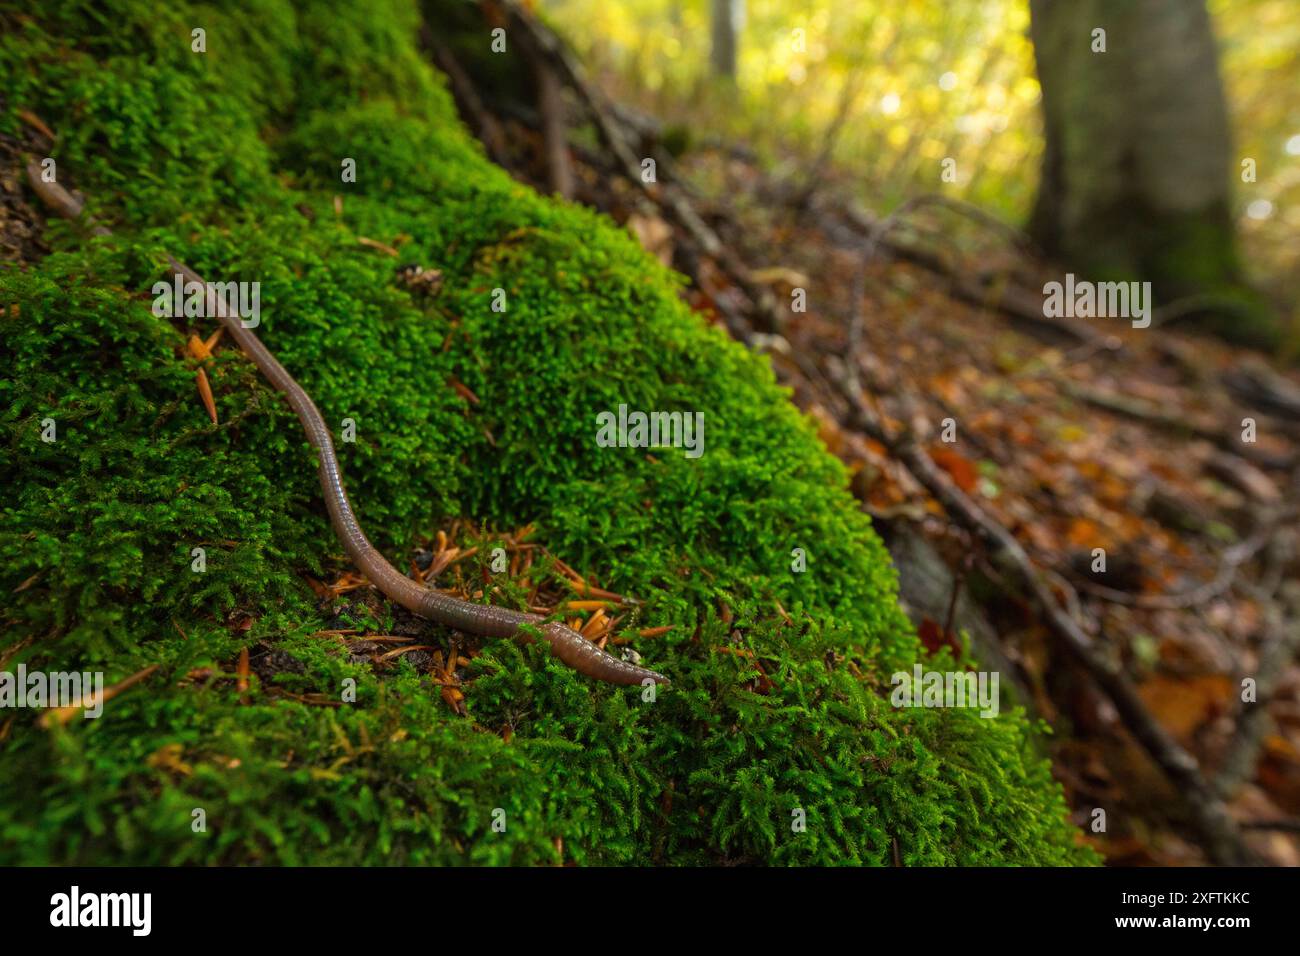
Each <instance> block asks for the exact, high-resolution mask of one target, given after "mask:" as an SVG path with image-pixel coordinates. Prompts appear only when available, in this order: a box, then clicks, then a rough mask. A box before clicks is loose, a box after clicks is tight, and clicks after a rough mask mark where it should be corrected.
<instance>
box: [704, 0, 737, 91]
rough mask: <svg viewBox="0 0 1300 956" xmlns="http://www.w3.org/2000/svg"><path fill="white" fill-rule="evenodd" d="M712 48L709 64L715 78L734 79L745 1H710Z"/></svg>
mask: <svg viewBox="0 0 1300 956" xmlns="http://www.w3.org/2000/svg"><path fill="white" fill-rule="evenodd" d="M710 9H711V11H712V17H711V19H712V30H711V31H710V35H711V37H712V47H711V48H710V51H709V62H710V64H711V65H712V67H713V72H714V74H716V75H717V76H724V77H726V78H727V79H729V80H734V79H735V78H736V49H737V44H738V42H739V35H740V28H741V22H742V21H743V20H744V17H745V0H711V2H710Z"/></svg>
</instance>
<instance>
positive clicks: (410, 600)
mask: <svg viewBox="0 0 1300 956" xmlns="http://www.w3.org/2000/svg"><path fill="white" fill-rule="evenodd" d="M27 175H28V179H29V180H31V184H32V188H33V189H35V190H36V192H37V194H38V195H40V196H41V198H42V199H44V200H45V201H46V203H48V204H49V205H50V206H51V208H53V209H55V210H56V211H57V212H59V213H60V215H63V216H65V217H66V218H69V219H76V218H77V217H78V216H79V215H80V214H81V210H82V203H81V202H80V201H79V200H77V199H76V198H75V197H73V196H72V195H71V194H70V193H68V191H67V190H65V189H64V188H63V187H62V186H59V185H58V184H57V183H46V182H42V181H41V168H40V167H39V166H38V165H36V164H35V162H32V163H29V164H28V167H27ZM94 231H95V232H96V233H97V234H101V235H103V234H108V230H107V229H106V228H105V227H103V226H99V227H96V228H95V230H94ZM168 260H169V261H170V263H171V265H172V268H173V269H175V270H176V272H177V273H179V274H180V275H181V276H183V277H184V279H185V281H186V282H187V283H188V282H197V283H200V284H201V286H202V287H203V288H204V289H207V288H208V285H207V284H206V283H205V282H204V281H203V279H202V278H200V277H199V276H198V275H197V274H196V273H195V272H194V271H193V270H191V269H190V268H188V267H187V266H185V265H183V264H182V263H180V262H178V261H177V260H176V259H174V258H172V257H171V256H168ZM216 305H217V307H216V309H215V310H214V311H215V312H216V313H217V315H216V318H217V319H218V320H219V321H220V322H221V324H222V325H223V326H224V327H225V329H226V331H227V332H228V333H229V334H230V336H231V337H232V338H233V339H234V340H235V341H236V342H237V343H238V344H239V346H240V348H242V349H243V350H244V352H245V353H246V354H247V355H248V357H249V358H251V359H252V360H253V364H255V365H256V366H257V368H258V370H259V371H261V373H262V374H263V375H264V376H266V379H267V381H269V382H270V383H271V384H272V385H273V386H275V388H276V389H278V390H279V391H281V392H283V393H284V395H285V397H286V398H288V400H289V404H290V406H292V408H293V410H294V412H296V413H297V415H298V420H299V421H300V422H302V426H303V428H304V430H305V431H306V433H307V440H308V441H309V442H310V443H311V445H312V447H313V448H315V449H316V454H317V457H318V459H319V472H320V484H321V490H322V492H324V495H325V507H326V508H327V509H328V510H329V516H330V523H331V524H332V525H333V526H334V530H335V532H336V533H337V534H338V536H339V540H340V541H341V542H342V543H343V548H344V550H346V551H347V553H348V557H349V558H351V559H352V563H353V564H354V565H356V567H357V570H359V571H361V573H362V574H364V575H365V576H366V577H367V578H368V579H369V580H370V583H371V584H373V585H374V586H375V587H377V588H378V589H379V590H380V591H382V592H383V593H384V594H385V595H387V596H388V597H389V598H390V599H391V600H393V601H396V602H397V603H398V604H400V605H402V607H404V608H406V609H407V610H409V611H411V612H412V613H414V614H418V615H419V616H420V617H423V618H427V619H428V620H431V621H435V622H437V623H438V624H444V625H447V626H448V627H454V628H457V629H458V630H462V631H468V632H469V633H471V634H478V635H481V636H483V637H498V638H514V637H525V636H526V635H524V634H523V633H521V628H522V627H523V626H524V625H532V626H533V627H535V628H536V629H537V631H538V633H540V634H541V636H542V637H543V638H544V639H545V640H546V642H547V643H548V644H549V645H550V647H551V650H552V651H553V652H554V653H555V656H556V657H558V658H559V659H560V660H562V661H563V662H564V663H565V664H567V665H568V666H569V667H572V668H573V669H574V670H576V671H578V672H579V673H580V674H586V675H587V676H588V677H594V678H596V679H597V680H603V681H607V682H609V683H611V684H641V683H644V682H645V681H647V680H650V681H654V682H655V683H658V684H666V683H668V679H667V678H666V677H664V676H663V675H662V674H659V673H656V672H655V671H652V670H649V669H647V668H644V667H638V666H637V665H635V664H631V663H628V662H627V661H623V660H619V659H618V658H617V657H614V656H613V655H612V654H609V653H606V652H605V651H603V650H601V649H600V648H598V647H597V646H596V645H595V644H593V643H592V642H591V641H589V640H587V639H586V638H585V637H583V636H582V635H581V634H579V633H577V632H576V631H574V630H572V629H571V628H569V627H566V626H565V625H564V624H562V623H560V622H559V621H549V622H548V621H546V619H545V618H544V617H542V616H541V615H538V614H526V613H523V612H520V611H512V610H510V609H508V608H503V607H493V606H491V605H487V604H475V603H473V602H472V601H463V600H461V599H459V598H455V597H452V596H451V595H448V594H442V593H440V592H438V591H435V590H433V589H432V588H429V587H425V586H424V585H422V584H419V583H417V582H415V581H412V580H411V579H410V578H408V577H407V576H406V575H404V574H402V573H401V572H400V571H398V570H397V569H396V568H395V567H393V566H392V565H391V564H389V563H388V561H387V560H386V559H385V558H384V556H383V555H382V554H380V553H379V551H378V550H377V549H376V548H375V547H374V545H372V544H371V543H370V541H369V540H368V539H367V538H366V535H365V533H364V532H363V531H362V530H361V525H360V523H359V522H358V521H357V516H356V513H355V512H353V510H352V505H351V503H350V502H349V501H348V496H347V492H346V491H345V490H344V488H343V478H342V475H341V474H340V472H339V462H338V457H337V455H335V453H334V440H333V438H332V437H331V436H330V431H329V428H328V427H326V425H325V420H324V419H323V418H322V417H321V414H320V412H319V411H318V410H317V408H316V404H315V402H313V401H312V400H311V396H310V395H308V394H307V392H306V391H305V390H304V389H303V387H302V386H301V385H299V384H298V383H297V382H296V381H295V380H294V378H293V376H292V375H290V374H289V372H288V371H287V370H286V369H285V367H284V366H283V365H281V364H280V362H279V361H278V360H277V359H276V357H275V356H274V355H272V354H271V352H270V350H269V349H267V347H266V346H265V345H263V344H262V342H261V340H260V339H259V338H258V337H257V336H256V335H255V334H254V333H253V331H252V329H249V328H245V327H244V324H243V322H242V320H241V319H240V316H239V315H238V313H237V312H236V310H233V309H229V308H226V307H225V303H224V302H223V301H222V300H221V299H220V297H217V298H216Z"/></svg>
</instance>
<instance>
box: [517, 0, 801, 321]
mask: <svg viewBox="0 0 1300 956" xmlns="http://www.w3.org/2000/svg"><path fill="white" fill-rule="evenodd" d="M505 7H506V9H507V10H508V11H509V13H510V17H511V20H512V22H513V23H514V24H515V25H516V26H518V27H519V30H520V32H521V34H522V35H523V36H525V37H527V41H526V42H529V43H531V44H532V46H533V47H534V48H535V49H536V50H537V51H538V52H539V53H540V54H542V55H544V56H545V57H546V58H548V59H549V60H550V61H551V62H552V64H553V65H554V67H555V70H556V73H557V74H558V75H559V76H560V78H562V79H563V80H564V81H565V82H566V83H567V84H568V85H569V87H570V88H571V89H572V90H573V91H574V93H575V94H576V95H577V97H578V99H579V101H580V102H581V103H582V105H583V106H584V108H585V109H586V111H587V113H588V114H589V115H590V117H591V119H592V121H593V122H594V123H595V124H596V132H597V133H598V134H599V136H600V139H601V141H602V142H603V143H604V144H605V146H606V148H607V149H608V150H609V151H610V152H611V153H612V154H613V155H614V157H615V158H616V159H617V160H618V165H619V169H620V172H621V173H622V174H623V175H624V176H625V177H626V178H627V179H629V180H631V181H632V182H633V183H635V184H636V185H637V186H638V187H639V188H640V189H641V190H642V191H643V192H644V193H645V194H646V196H647V197H649V199H650V200H651V201H652V202H654V203H655V204H656V205H657V206H659V207H660V208H661V209H663V211H664V213H665V214H666V216H667V217H668V218H669V219H670V220H672V221H673V222H675V223H676V224H677V225H678V226H679V227H680V228H681V229H682V230H683V231H684V232H685V233H686V235H687V236H688V237H689V238H690V240H691V242H692V243H694V244H695V245H696V246H697V247H698V249H699V251H700V253H702V254H703V255H705V256H707V257H708V258H710V259H712V260H713V261H714V262H716V263H717V264H718V266H719V267H720V268H721V269H722V270H723V271H724V272H725V273H726V274H727V276H728V278H729V279H730V280H731V281H732V282H734V283H735V284H736V286H737V287H739V288H740V290H741V291H742V292H744V294H745V297H746V298H748V299H749V301H750V305H751V309H750V317H751V324H752V325H753V326H754V327H755V328H757V329H759V330H760V331H764V332H773V331H776V329H777V325H778V323H777V319H776V305H775V303H774V301H773V299H772V295H771V293H770V292H769V291H768V289H767V288H766V287H765V286H764V285H763V284H762V283H760V282H757V281H755V280H754V278H753V276H752V275H751V274H750V271H749V268H748V267H747V266H746V265H745V264H744V263H743V262H742V261H741V260H740V257H739V256H737V255H736V254H735V252H734V251H733V250H732V249H731V248H730V247H729V246H728V245H727V244H726V243H724V242H723V241H722V240H721V239H719V238H718V235H717V233H715V232H714V231H713V229H711V228H710V227H709V226H708V224H707V223H705V221H704V220H703V219H702V218H701V217H700V214H699V213H698V212H696V210H695V208H694V206H692V205H691V204H690V202H689V201H687V200H686V199H685V198H684V197H682V196H681V195H679V194H678V193H677V192H676V191H674V190H672V189H670V188H668V187H666V186H665V185H663V184H660V183H658V182H648V181H647V179H646V177H645V176H644V173H643V170H642V168H641V161H640V160H639V159H638V158H637V157H636V156H635V155H634V154H633V153H632V150H631V148H630V147H629V146H628V144H627V139H626V137H625V136H624V134H623V131H622V129H621V124H620V123H619V121H618V120H617V119H616V118H615V116H614V113H613V110H611V109H610V108H609V107H608V106H607V105H606V104H605V101H604V97H603V96H602V95H601V94H600V93H599V92H598V91H597V90H596V89H595V88H594V87H592V86H591V84H589V83H588V82H587V81H586V79H585V77H584V76H583V74H582V70H581V68H580V67H579V66H578V64H577V63H576V62H575V61H574V59H573V58H572V57H571V56H570V55H569V53H568V51H567V50H566V49H565V47H564V44H563V43H562V42H561V41H560V39H559V37H557V36H556V35H555V34H554V33H552V32H551V31H550V30H549V29H548V28H547V27H546V26H545V25H543V24H542V23H541V22H540V21H538V20H537V18H536V17H534V16H533V15H532V14H531V13H529V12H528V11H527V10H525V9H523V7H521V6H520V5H519V4H518V3H515V2H513V0H508V2H506V3H505ZM732 331H733V333H734V332H735V331H736V330H734V329H733V330H732Z"/></svg>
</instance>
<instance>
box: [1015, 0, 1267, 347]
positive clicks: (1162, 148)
mask: <svg viewBox="0 0 1300 956" xmlns="http://www.w3.org/2000/svg"><path fill="white" fill-rule="evenodd" d="M1030 11H1031V16H1032V25H1031V35H1032V38H1033V42H1034V50H1035V56H1036V58H1037V61H1038V75H1039V81H1040V83H1041V85H1042V91H1043V100H1042V103H1043V120H1044V133H1045V139H1046V146H1045V151H1044V155H1043V169H1042V181H1041V184H1040V187H1039V194H1038V200H1037V203H1036V206H1035V209H1034V212H1033V216H1032V219H1031V222H1030V232H1031V233H1032V235H1033V236H1034V238H1035V239H1036V240H1037V241H1038V242H1039V244H1040V245H1042V247H1043V248H1044V249H1045V250H1046V251H1047V252H1049V253H1051V254H1053V255H1055V256H1057V257H1058V258H1060V259H1061V260H1062V262H1063V263H1064V264H1065V265H1066V267H1067V268H1070V269H1073V270H1074V271H1076V272H1079V273H1082V274H1085V275H1087V276H1088V277H1090V278H1094V279H1098V280H1106V279H1112V280H1114V279H1122V280H1136V279H1141V280H1149V281H1151V282H1152V284H1153V287H1154V290H1155V292H1156V295H1157V296H1158V297H1159V298H1160V299H1161V300H1163V301H1166V302H1168V301H1172V300H1175V299H1181V298H1185V297H1188V296H1192V295H1204V294H1207V293H1209V294H1213V295H1218V296H1221V297H1223V298H1224V299H1225V300H1226V299H1233V300H1236V301H1235V304H1233V305H1232V306H1231V308H1230V309H1229V310H1225V311H1224V313H1223V315H1222V316H1221V317H1220V318H1219V319H1218V325H1219V327H1220V329H1221V330H1222V331H1224V332H1227V333H1230V334H1234V333H1235V337H1237V338H1240V339H1243V340H1248V341H1254V342H1256V343H1257V344H1266V340H1270V339H1271V336H1270V335H1269V334H1268V330H1267V325H1268V322H1267V319H1266V316H1265V314H1264V310H1263V309H1262V307H1261V306H1260V305H1259V302H1258V300H1257V299H1254V300H1253V301H1252V298H1253V297H1252V295H1251V294H1250V293H1248V292H1246V291H1245V290H1244V289H1243V287H1242V284H1241V275H1240V269H1239V265H1238V260H1237V256H1236V252H1235V248H1234V238H1233V227H1232V218H1231V182H1232V179H1231V177H1232V176H1233V175H1234V170H1236V169H1237V166H1236V160H1235V158H1234V157H1233V154H1232V153H1231V143H1230V137H1229V130H1228V117H1227V108H1226V105H1225V101H1224V94H1223V87H1222V83H1221V82H1220V79H1219V70H1218V55H1217V50H1216V48H1215V42H1214V36H1213V32H1212V30H1211V25H1210V18H1209V14H1208V13H1207V12H1206V10H1205V6H1204V4H1203V2H1202V0H1031V3H1030ZM1097 29H1103V30H1105V47H1106V49H1105V52H1096V51H1094V44H1095V43H1096V42H1097V37H1096V36H1095V34H1094V31H1095V30H1097ZM1243 298H1244V299H1245V300H1246V301H1247V305H1248V306H1250V305H1253V308H1252V307H1243V305H1242V300H1243Z"/></svg>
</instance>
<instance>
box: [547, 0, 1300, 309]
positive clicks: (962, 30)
mask: <svg viewBox="0 0 1300 956" xmlns="http://www.w3.org/2000/svg"><path fill="white" fill-rule="evenodd" d="M539 6H540V9H541V12H542V13H543V14H544V15H545V16H546V17H547V18H548V19H550V20H551V22H552V23H554V24H555V25H556V26H557V27H558V28H559V29H560V30H561V31H562V32H563V33H564V34H565V35H566V36H567V37H568V39H569V40H570V42H572V43H573V45H574V46H575V48H576V49H577V50H578V52H579V53H580V55H581V56H582V58H583V60H584V62H585V63H586V65H587V67H588V69H589V70H591V71H592V72H593V73H595V74H596V75H597V76H598V77H599V78H600V81H601V83H602V85H603V86H604V87H605V88H606V89H607V90H610V91H611V92H612V93H614V94H615V96H616V97H617V98H618V99H620V100H621V101H623V102H625V103H629V104H635V105H636V106H638V107H640V108H642V109H644V110H646V111H647V112H649V113H652V114H653V115H655V116H656V117H659V118H661V119H666V118H671V121H672V124H671V125H670V127H669V129H668V131H667V133H668V137H669V142H670V143H672V142H676V144H678V145H680V146H682V147H684V148H692V147H700V146H714V145H719V144H721V143H722V142H724V141H727V142H731V141H734V142H738V143H743V144H744V145H745V146H746V147H747V148H749V149H750V150H752V151H753V152H754V153H755V154H756V155H757V156H758V158H759V159H760V160H761V161H762V162H763V163H764V164H765V165H767V166H769V167H770V168H772V169H774V170H776V171H778V172H780V173H783V174H786V175H788V176H789V177H791V178H792V179H794V180H798V179H799V178H800V177H801V176H806V175H808V170H810V169H812V170H815V172H816V175H818V176H821V177H832V178H834V179H835V180H836V182H837V185H838V186H842V187H843V188H847V189H849V190H850V193H849V194H850V195H853V196H855V197H856V198H857V199H858V200H859V201H861V202H862V203H864V204H865V205H867V206H869V207H870V208H872V209H875V210H877V211H879V212H882V213H884V212H888V211H889V210H891V209H892V208H894V207H895V206H897V205H898V204H899V203H900V202H902V201H904V200H906V199H907V198H908V197H909V196H913V195H917V194H921V193H926V192H933V191H936V190H937V189H938V187H939V185H940V181H939V171H940V162H941V161H942V160H943V159H944V158H946V157H952V158H953V159H955V160H956V161H957V170H958V181H957V183H956V184H945V187H944V191H945V192H946V193H948V194H949V195H957V196H959V197H960V198H962V199H965V200H968V201H970V202H974V203H977V204H979V205H980V206H983V207H984V208H986V209H989V210H991V211H993V212H996V213H997V214H999V215H1001V216H1003V217H1004V218H1006V219H1008V220H1010V221H1013V222H1017V223H1023V222H1024V221H1025V220H1026V218H1027V217H1028V214H1029V210H1030V207H1031V204H1032V202H1033V198H1034V194H1035V190H1036V189H1037V182H1038V170H1039V159H1040V154H1041V152H1042V145H1043V139H1042V121H1041V116H1040V111H1039V98H1040V92H1039V84H1038V79H1037V77H1036V75H1035V65H1034V51H1033V46H1032V44H1031V43H1030V40H1029V36H1028V28H1029V4H1028V0H950V2H928V3H925V2H917V0H906V2H899V0H894V2H883V0H809V2H800V3H794V2H781V0H747V2H745V3H743V4H737V9H738V10H740V11H741V13H740V16H739V17H738V27H739V29H738V31H737V32H738V34H739V35H738V43H737V47H738V49H737V54H736V71H735V77H734V81H733V80H729V79H727V78H723V77H719V76H717V75H715V73H714V71H713V70H712V69H711V66H710V48H711V31H710V6H711V4H710V0H619V2H616V3H611V2H609V0H544V2H541V3H540V4H539ZM1209 9H1210V13H1211V15H1212V17H1213V21H1214V28H1215V32H1216V35H1217V37H1218V40H1219V44H1220V53H1221V62H1220V68H1221V71H1222V74H1223V79H1224V84H1225V86H1226V90H1227V96H1228V101H1229V109H1230V113H1231V119H1232V124H1233V134H1234V146H1233V149H1234V153H1235V155H1236V156H1237V157H1238V158H1239V161H1238V162H1237V163H1235V164H1234V169H1235V170H1236V171H1237V174H1238V175H1237V177H1236V182H1235V189H1236V192H1235V200H1234V213H1235V215H1236V218H1237V226H1238V229H1239V236H1240V240H1241V244H1242V245H1241V250H1242V258H1243V260H1244V262H1245V265H1246V268H1247V269H1248V271H1249V274H1250V276H1251V277H1252V278H1254V279H1256V280H1259V281H1263V282H1266V283H1267V284H1268V285H1269V286H1270V287H1272V289H1273V290H1274V292H1275V293H1281V294H1282V298H1283V299H1284V300H1286V301H1288V302H1290V303H1293V304H1294V303H1296V302H1297V301H1298V300H1300V280H1298V279H1297V278H1296V276H1297V274H1298V273H1300V4H1297V3H1296V0H1210V2H1209ZM823 157H826V159H823ZM1245 158H1252V159H1254V160H1255V164H1256V181H1255V182H1253V183H1246V182H1242V181H1241V178H1240V169H1241V166H1240V160H1241V159H1245ZM827 160H829V161H827ZM801 171H802V172H801Z"/></svg>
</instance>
